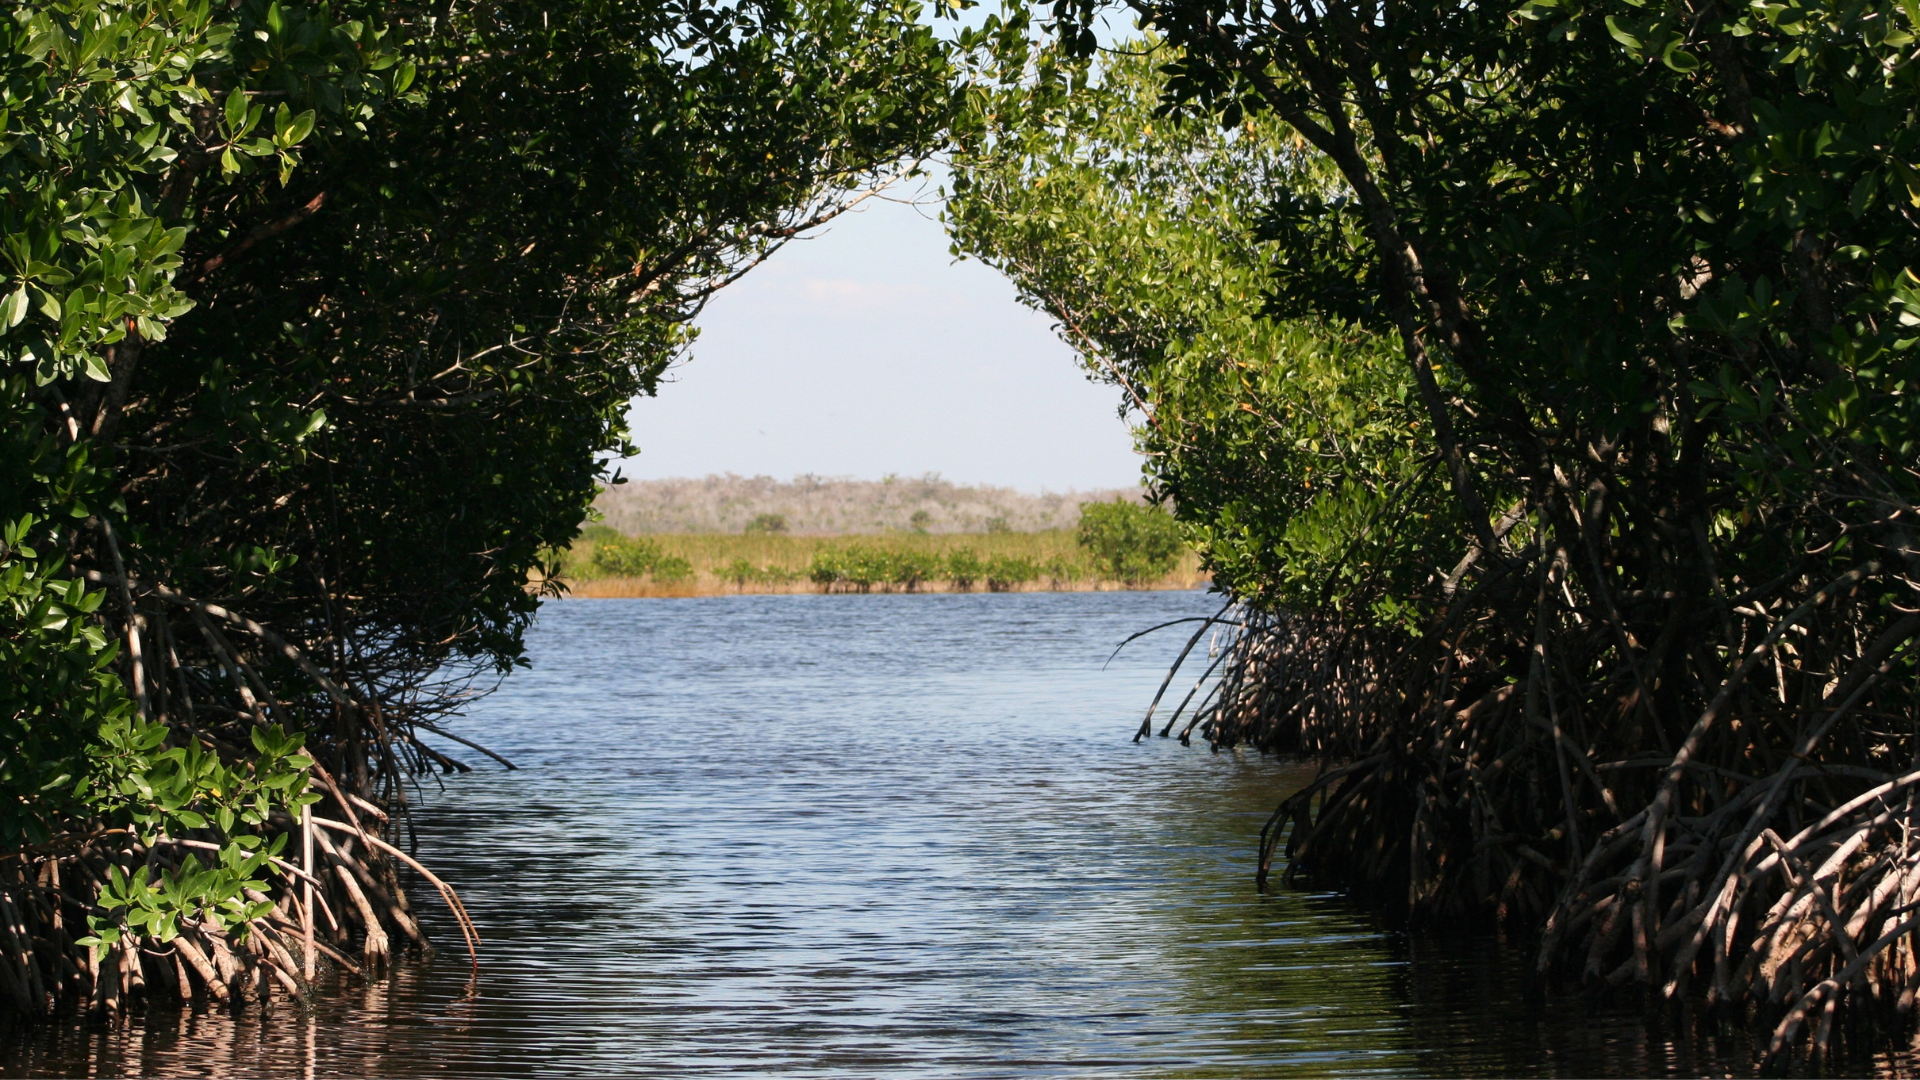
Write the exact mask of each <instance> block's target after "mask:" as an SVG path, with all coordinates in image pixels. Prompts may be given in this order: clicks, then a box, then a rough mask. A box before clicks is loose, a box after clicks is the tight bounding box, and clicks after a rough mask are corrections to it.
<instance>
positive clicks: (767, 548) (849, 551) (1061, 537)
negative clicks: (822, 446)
mask: <svg viewBox="0 0 1920 1080" xmlns="http://www.w3.org/2000/svg"><path fill="white" fill-rule="evenodd" d="M607 544H614V545H622V546H624V547H625V548H626V550H627V555H626V557H625V558H624V559H623V560H622V561H624V562H625V563H626V565H621V562H619V561H616V562H614V563H613V564H612V565H608V562H607V560H605V559H603V558H601V557H600V556H601V555H602V554H603V553H602V552H601V548H602V547H603V546H604V545H607ZM836 554H837V555H838V556H841V557H849V558H853V560H854V561H853V564H850V565H843V566H840V567H839V568H838V569H837V570H835V571H829V572H828V573H826V574H825V576H824V577H823V576H822V575H821V573H820V570H821V568H822V565H823V560H826V564H827V565H831V564H832V562H833V560H834V559H835V557H836ZM861 556H864V557H863V558H862V557H861ZM957 564H964V565H966V567H967V570H966V572H965V575H964V577H962V578H959V579H956V577H955V567H956V565H957ZM556 576H557V577H558V578H559V580H560V581H562V582H565V583H566V586H567V590H568V593H569V595H571V596H574V597H578V598H581V599H598V598H605V597H692V596H742V595H786V594H794V593H855V594H863V593H965V592H978V593H985V592H1124V591H1164V590H1168V589H1193V588H1199V587H1201V586H1204V585H1206V584H1208V583H1209V582H1210V581H1211V580H1212V577H1211V575H1209V574H1207V573H1206V572H1205V571H1204V570H1203V569H1202V568H1201V565H1200V558H1199V556H1198V555H1196V554H1194V553H1193V552H1192V551H1182V552H1181V553H1180V555H1179V557H1178V558H1177V559H1176V560H1175V561H1174V563H1173V565H1172V566H1171V567H1169V568H1168V570H1167V572H1166V573H1164V574H1161V575H1159V576H1157V577H1153V578H1148V579H1146V580H1144V581H1139V582H1133V583H1128V582H1123V581H1119V580H1115V579H1114V578H1112V577H1109V576H1107V574H1106V573H1104V572H1103V571H1102V570H1101V569H1100V568H1099V567H1098V566H1096V565H1095V564H1094V562H1093V561H1092V560H1090V559H1089V558H1088V556H1087V555H1086V552H1085V551H1084V550H1083V549H1082V548H1081V547H1080V545H1079V544H1078V543H1077V542H1076V540H1075V538H1074V534H1073V533H1071V532H1068V531H1067V530H1064V529H1053V530H1048V531H1046V532H1029V533H1020V532H1000V533H984V534H956V533H936V534H923V533H893V534H888V535H881V536H871V535H869V536H792V535H767V534H760V535H753V534H748V535H740V534H733V535H724V534H711V533H710V534H704V535H703V534H690V533H656V534H654V535H651V536H640V537H622V536H620V534H618V533H615V532H614V531H613V530H611V529H607V528H606V527H604V526H593V527H590V528H589V529H588V530H587V532H586V534H585V535H583V536H581V538H580V539H579V540H577V541H575V543H574V545H573V547H572V548H570V549H568V550H567V551H566V552H564V553H562V555H561V558H560V568H559V573H558V574H557V575H556ZM536 584H537V582H536Z"/></svg>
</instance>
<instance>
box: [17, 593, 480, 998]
mask: <svg viewBox="0 0 1920 1080" xmlns="http://www.w3.org/2000/svg"><path fill="white" fill-rule="evenodd" d="M88 576H89V577H90V578H91V579H92V580H93V581H94V583H95V584H102V585H108V586H112V587H115V588H118V589H120V590H122V592H123V594H124V595H126V596H127V597H128V601H127V604H128V607H129V608H130V609H133V608H134V605H141V606H140V607H138V608H137V609H136V610H137V611H138V618H137V619H134V618H131V617H129V618H124V619H123V620H122V621H123V622H126V623H133V624H134V626H133V627H130V628H125V629H126V631H127V634H128V636H129V637H130V638H131V639H132V640H135V641H138V640H139V639H141V638H142V637H144V638H145V644H146V648H145V649H144V650H142V653H143V655H145V656H147V657H150V658H152V662H151V664H149V665H147V666H145V667H144V668H141V669H137V670H133V671H130V672H129V673H128V677H129V678H130V679H132V680H133V685H134V689H135V690H136V691H137V693H136V698H137V700H138V703H139V706H140V708H141V710H142V712H143V714H144V715H146V716H147V717H148V718H149V719H151V720H154V721H157V722H159V723H162V724H165V725H166V726H167V727H168V728H169V729H170V735H169V738H168V743H167V744H168V745H169V746H176V745H186V744H187V743H188V742H197V743H198V744H199V745H200V746H201V747H202V748H204V749H207V750H209V751H212V752H214V753H216V754H218V755H219V756H220V757H221V758H222V759H223V760H224V761H226V762H228V763H229V764H232V763H235V762H238V761H243V760H245V759H247V758H248V757H249V755H250V753H251V751H250V745H249V744H250V738H251V731H250V729H251V728H253V727H254V726H256V725H264V724H268V723H279V724H282V725H284V726H285V727H287V728H288V729H290V730H297V731H303V732H305V733H306V735H307V741H306V752H307V753H308V754H309V755H311V756H312V757H313V758H314V759H315V765H314V766H313V769H312V774H313V775H312V784H311V790H313V791H315V792H317V793H319V794H320V795H321V796H322V798H321V801H320V802H318V803H316V804H314V805H313V806H312V807H311V818H310V820H311V828H310V833H311V839H312V850H313V856H312V858H313V861H312V864H311V866H310V867H303V866H300V865H296V863H294V862H292V861H290V859H298V858H300V855H299V854H298V853H299V852H301V850H302V848H303V845H302V842H301V841H302V840H303V835H302V834H303V825H302V822H301V821H300V820H298V819H296V818H290V817H288V816H287V815H286V814H284V813H280V812H278V811H276V813H275V815H274V816H273V818H272V819H271V820H270V821H269V827H268V830H267V831H268V834H269V835H271V834H273V833H281V834H285V835H286V836H287V838H288V841H289V842H288V843H287V844H286V848H285V850H286V851H287V852H290V853H293V854H292V855H290V856H282V857H279V858H275V859H273V860H271V861H270V862H269V864H268V867H267V868H266V870H265V871H264V875H265V882H266V885H267V888H266V890H265V891H264V892H263V891H257V890H249V894H250V895H249V898H250V899H252V900H255V901H259V902H265V903H266V904H268V905H270V906H271V908H272V910H271V911H269V912H268V913H267V914H266V915H264V916H263V917H261V918H258V919H254V920H251V921H250V922H247V923H244V924H242V925H239V926H234V927H231V928H226V929H223V928H222V927H220V926H218V925H216V924H214V923H212V922H210V921H207V920H205V919H200V918H192V917H189V918H185V919H183V920H182V921H181V922H180V925H179V927H178V930H179V932H178V934H177V936H174V937H172V938H171V939H169V940H161V939H159V938H158V937H155V936H149V935H143V934H135V933H132V932H125V933H123V936H122V938H121V940H120V941H119V942H117V943H115V944H113V945H112V946H108V947H104V948H103V949H101V950H100V951H99V952H97V953H96V952H95V951H94V950H90V949H89V948H87V947H86V946H82V945H80V944H77V942H78V941H79V940H80V939H81V938H85V937H87V936H88V935H89V933H90V930H89V926H88V917H89V916H90V915H100V914H102V910H101V909H100V908H99V906H98V898H99V896H100V892H101V889H102V888H103V887H104V885H105V883H106V881H107V878H108V875H109V872H110V870H112V869H113V868H118V870H119V871H120V872H121V873H123V874H126V875H127V876H128V877H129V878H134V877H136V876H138V875H152V876H153V877H149V880H153V879H154V877H157V875H159V874H161V873H164V872H166V871H169V870H175V869H178V868H179V867H180V866H181V865H182V863H183V861H184V860H185V859H186V858H187V857H188V856H189V855H190V854H192V855H194V856H195V857H196V858H197V859H198V860H199V861H200V863H201V864H202V865H204V864H205V862H206V860H207V859H208V857H209V853H211V852H217V851H219V850H220V847H221V843H220V840H221V838H220V836H219V835H218V834H217V833H216V832H215V831H214V830H212V829H210V828H209V829H205V830H194V831H193V832H192V833H190V834H188V835H181V836H162V837H159V838H157V839H155V840H154V842H153V843H152V844H151V845H150V846H149V845H147V844H144V843H142V842H140V840H139V839H138V838H137V837H136V836H135V835H134V834H133V833H131V832H130V831H129V830H127V829H124V828H108V827H105V826H103V825H102V824H101V823H99V822H92V821H75V822H72V823H70V826H69V828H68V831H67V832H66V833H65V834H64V835H62V836H58V837H55V838H54V839H53V840H51V841H49V842H47V843H44V844H39V845H35V846H32V847H29V848H24V849H21V850H17V851H13V852H6V853H0V1010H6V1011H11V1012H14V1013H16V1014H18V1015H22V1016H25V1017H28V1018H36V1017H41V1016H45V1015H48V1014H50V1013H52V1012H53V1011H55V1010H57V1009H60V1008H63V1007H65V1006H70V1005H78V1004H80V1003H84V1007H85V1008H86V1010H87V1011H89V1012H91V1013H93V1014H96V1015H100V1016H104V1017H107V1018H110V1019H111V1018H116V1017H120V1016H123V1015H125V1013H126V1011H127V1009H128V1007H129V1006H130V1005H132V1004H135V1003H140V1002H148V1001H173V1002H187V1003H195V1004H200V1005H213V1006H219V1007H232V1008H238V1007H242V1006H247V1005H250V1006H253V1007H257V1008H261V1009H268V1008H271V1007H272V1005H273V1002H274V1000H275V999H276V998H278V999H281V1000H283V1001H284V1000H303V999H306V998H308V997H309V996H310V995H311V994H312V992H313V986H312V985H311V980H310V979H309V977H308V973H309V972H316V973H317V972H319V971H322V970H333V969H337V970H339V971H341V972H344V973H345V974H347V975H348V976H350V977H366V976H370V975H374V974H378V973H379V972H380V971H382V970H383V969H384V968H385V967H386V965H387V964H388V963H389V962H390V960H391V959H392V958H393V956H394V955H395V952H396V950H395V947H394V944H393V943H394V942H395V941H401V942H405V943H407V945H408V947H409V948H411V949H416V950H426V949H428V948H429V945H428V941H427V938H426V935H425V933H424V931H423V930H422V929H421V927H420V925H419V923H418V920H417V919H416V918H415V917H414V915H413V913H412V911H411V908H410V905H409V902H408V898H407V893H406V890H405V888H404V886H403V884H402V880H401V875H400V867H401V866H405V867H407V868H409V869H410V870H411V871H412V872H415V873H418V874H420V875H421V876H422V878H423V879H424V880H425V881H426V882H427V883H428V884H429V885H431V886H432V887H433V888H434V889H435V891H437V892H438V893H439V894H440V895H441V897H442V899H443V900H444V901H445V902H446V904H447V906H448V909H449V911H450V912H451V913H452V914H453V917H454V920H455V923H456V924H457V925H458V926H459V927H460V929H461V934H462V936H463V937H464V938H465V941H466V945H467V949H468V952H469V957H470V960H471V962H472V964H473V966H474V970H475V972H476V973H477V971H478V964H479V957H478V948H479V934H478V931H477V930H476V928H475V927H474V924H473V921H472V919H471V918H470V917H469V916H468V915H467V912H466V910H465V908H464V906H463V905H462V904H461V903H460V899H459V897H458V895H457V894H456V893H455V892H454V890H453V889H452V887H450V886H449V885H447V884H446V882H444V881H443V880H441V879H440V878H439V877H438V876H436V875H434V874H432V873H431V872H429V871H428V870H427V868H426V867H425V866H424V865H422V864H421V863H420V862H419V861H418V860H416V859H414V858H413V857H412V856H411V855H409V854H407V853H406V852H405V851H404V850H403V848H402V846H401V843H400V841H401V836H400V831H401V830H402V829H403V827H405V826H407V825H408V823H409V819H408V802H407V798H406V788H405V785H406V783H407V782H408V781H409V779H410V778H411V777H414V776H418V775H421V774H424V773H428V772H431V771H433V770H435V769H436V768H437V769H441V770H445V771H451V770H452V769H453V768H454V767H456V766H457V763H453V762H451V759H448V758H446V757H445V755H442V754H440V753H438V752H437V751H435V750H433V749H432V748H431V747H428V746H426V745H424V744H423V743H421V742H420V740H419V738H418V736H417V735H416V734H415V728H416V726H418V727H419V728H420V729H421V730H431V731H433V732H434V733H435V734H439V735H447V733H446V732H445V731H444V729H443V728H441V727H440V726H439V725H437V724H435V723H433V722H432V719H430V718H438V717H440V716H443V715H445V714H446V713H448V712H451V711H453V709H454V708H456V707H457V706H458V705H459V704H460V703H461V702H462V701H464V700H465V699H467V698H469V697H470V696H471V694H470V693H467V692H466V691H464V689H463V688H461V687H458V686H455V687H452V688H451V689H449V688H448V687H445V686H434V685H430V684H425V683H422V682H421V681H419V680H418V679H412V680H409V679H408V678H406V677H404V676H405V672H406V669H407V663H406V662H405V661H404V659H391V658H390V666H389V667H387V668H384V669H377V670H368V669H367V668H365V667H363V668H362V669H361V670H360V671H359V672H358V673H357V674H356V675H350V674H348V672H347V671H346V670H344V669H343V668H344V665H343V663H342V658H343V657H344V655H345V650H341V649H336V650H334V652H335V665H334V666H335V667H336V674H335V675H328V674H327V673H326V672H324V671H322V670H321V668H320V667H319V666H318V665H317V664H316V663H315V662H314V661H313V660H311V659H309V657H308V655H307V650H306V649H303V648H301V647H298V646H295V645H294V644H292V643H290V641H289V640H288V639H287V638H286V637H285V636H283V635H282V634H280V633H278V632H276V631H274V630H272V629H269V628H268V627H266V626H264V625H262V624H261V623H259V622H257V621H255V620H253V619H250V618H247V617H246V616H244V615H240V614H237V613H235V612H233V611H230V610H228V609H226V608H224V607H221V606H219V605H216V604H210V603H203V602H200V601H197V600H194V599H192V598H189V597H186V596H183V595H181V594H180V593H178V592H176V591H174V590H172V589H169V588H167V587H165V586H160V585H153V584H145V583H141V582H138V581H128V580H127V579H125V578H124V577H110V576H107V575H101V574H98V573H93V574H89V575H88ZM182 623H183V624H184V625H187V626H191V627H192V633H191V634H190V635H188V634H181V633H179V632H178V631H177V628H176V624H182ZM374 659H376V660H377V659H379V657H378V654H377V653H376V654H374ZM356 684H358V685H361V686H383V687H385V688H386V689H385V690H383V691H382V692H381V693H380V694H378V695H374V694H371V693H367V692H362V691H360V690H356V689H353V687H354V686H355V685H356ZM275 688H278V690H279V692H278V693H276V692H275ZM447 737H449V738H453V739H454V741H457V742H462V743H466V744H467V745H470V746H474V747H475V748H476V749H479V750H480V751H481V752H482V753H486V754H488V756H490V757H494V758H496V759H497V760H500V761H501V762H502V763H505V759H504V758H499V757H498V755H494V754H492V753H491V752H490V751H487V750H485V749H484V748H482V747H478V746H477V745H476V744H473V743H471V742H469V741H468V740H465V739H462V738H458V737H454V736H450V735H447ZM458 767H460V768H464V766H458ZM509 767H510V766H509ZM308 896H310V897H311V900H310V901H309V900H307V899H306V897H308ZM308 941H311V942H312V951H313V953H314V954H315V955H314V956H312V957H309V956H308V955H307V952H308V950H307V942H308ZM350 955H358V956H359V958H360V959H359V961H358V962H356V961H354V960H352V959H349V956H350Z"/></svg>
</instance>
